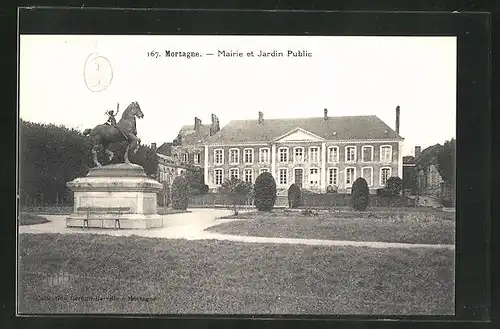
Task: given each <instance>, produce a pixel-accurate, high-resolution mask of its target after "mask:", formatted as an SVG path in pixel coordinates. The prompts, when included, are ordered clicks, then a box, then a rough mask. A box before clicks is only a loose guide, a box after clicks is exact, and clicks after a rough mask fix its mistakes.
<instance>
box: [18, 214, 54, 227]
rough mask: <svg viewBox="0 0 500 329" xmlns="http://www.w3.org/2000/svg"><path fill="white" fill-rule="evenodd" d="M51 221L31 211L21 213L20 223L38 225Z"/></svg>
mask: <svg viewBox="0 0 500 329" xmlns="http://www.w3.org/2000/svg"><path fill="white" fill-rule="evenodd" d="M48 222H50V221H49V220H48V219H47V218H45V217H42V216H38V215H34V214H31V213H26V212H21V213H19V225H36V224H43V223H48Z"/></svg>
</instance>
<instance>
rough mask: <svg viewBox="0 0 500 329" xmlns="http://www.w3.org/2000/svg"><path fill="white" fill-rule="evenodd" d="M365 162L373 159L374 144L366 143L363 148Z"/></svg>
mask: <svg viewBox="0 0 500 329" xmlns="http://www.w3.org/2000/svg"><path fill="white" fill-rule="evenodd" d="M361 153H362V159H363V162H372V161H373V146H370V145H365V146H363V147H362V148H361Z"/></svg>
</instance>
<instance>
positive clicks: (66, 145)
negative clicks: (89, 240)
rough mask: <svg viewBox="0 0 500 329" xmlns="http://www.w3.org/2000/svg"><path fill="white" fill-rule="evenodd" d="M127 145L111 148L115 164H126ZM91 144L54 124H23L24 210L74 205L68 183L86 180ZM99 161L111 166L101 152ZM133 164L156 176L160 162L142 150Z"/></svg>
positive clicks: (21, 172)
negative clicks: (33, 207)
mask: <svg viewBox="0 0 500 329" xmlns="http://www.w3.org/2000/svg"><path fill="white" fill-rule="evenodd" d="M125 147H126V144H125V143H121V144H116V145H112V146H111V147H110V149H111V150H112V151H113V152H115V159H113V161H112V163H117V162H121V161H123V152H124V150H125ZM91 149H92V144H91V142H90V140H89V138H88V137H85V136H83V135H82V133H81V132H79V131H78V130H75V129H69V128H66V127H64V126H56V125H53V124H39V123H33V122H29V121H23V120H20V127H19V197H20V202H21V206H33V205H44V204H46V205H56V204H71V203H72V202H73V196H72V193H71V192H70V191H69V190H68V189H67V188H66V182H68V181H71V180H73V179H75V178H77V177H83V176H85V175H86V174H87V173H88V171H89V168H91V167H94V165H93V162H92V153H91ZM99 161H101V163H103V164H107V163H109V161H107V159H106V155H105V154H104V153H102V152H101V154H100V156H99ZM130 161H131V162H133V163H137V164H140V165H142V166H143V167H144V170H145V172H146V174H148V175H154V174H155V173H156V167H157V164H158V160H157V158H156V154H155V152H153V151H152V150H151V149H150V148H148V147H146V146H141V148H140V149H139V151H138V152H137V154H132V153H131V154H130Z"/></svg>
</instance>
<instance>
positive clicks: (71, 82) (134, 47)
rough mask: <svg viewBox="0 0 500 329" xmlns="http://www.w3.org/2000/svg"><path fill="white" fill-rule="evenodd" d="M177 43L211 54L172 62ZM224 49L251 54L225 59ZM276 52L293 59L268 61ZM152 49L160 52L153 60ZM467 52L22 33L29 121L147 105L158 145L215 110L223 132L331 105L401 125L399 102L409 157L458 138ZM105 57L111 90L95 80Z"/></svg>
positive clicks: (91, 122)
mask: <svg viewBox="0 0 500 329" xmlns="http://www.w3.org/2000/svg"><path fill="white" fill-rule="evenodd" d="M167 50H170V51H171V52H174V51H184V52H199V53H200V54H201V55H202V57H191V58H189V59H188V58H186V57H175V58H174V57H166V56H165V52H166V51H167ZM222 50H225V51H226V52H240V53H242V54H243V56H242V57H235V56H232V57H228V56H220V57H219V56H218V52H219V51H222ZM273 50H276V51H277V52H282V53H283V55H284V56H283V57H270V56H267V57H257V54H259V53H260V51H263V52H272V51H273ZM288 50H291V51H293V52H294V53H298V52H299V51H301V52H306V53H309V54H311V56H310V57H307V56H303V57H294V56H291V57H288V56H287V54H288ZM153 51H155V52H158V54H160V55H161V57H157V58H156V57H151V56H148V53H151V52H153ZM250 51H253V52H254V55H255V56H254V57H250V56H247V54H248V53H249V52H250ZM456 51H457V50H456V38H455V37H332V36H221V35H219V36H152V35H142V36H99V35H85V36H84V35H21V38H20V61H19V86H20V89H19V116H20V117H21V118H22V119H23V120H28V121H32V122H39V123H53V124H56V125H64V126H67V127H71V128H76V129H78V130H80V131H83V130H84V129H86V128H93V127H94V126H96V125H98V124H101V123H104V122H105V121H106V119H107V117H106V115H105V114H104V113H105V111H107V110H110V109H116V104H117V103H120V109H121V111H120V113H119V115H118V117H120V116H121V113H122V111H123V110H124V109H125V108H126V106H127V105H129V104H130V102H133V101H137V102H138V103H139V105H140V107H141V109H142V112H143V113H144V118H143V119H138V120H137V131H138V136H139V137H140V138H141V140H142V143H143V144H150V143H152V142H155V143H157V145H158V146H159V145H161V144H162V143H163V142H171V141H172V140H173V139H174V138H175V137H176V136H177V134H178V132H179V129H180V128H181V126H182V125H186V124H194V117H195V116H196V117H198V118H200V119H201V120H202V123H210V118H211V113H215V114H216V115H217V116H218V117H219V120H220V125H221V128H222V127H223V126H224V125H226V124H227V123H228V122H229V121H231V120H240V119H257V118H258V112H259V111H261V112H263V113H264V118H268V119H271V118H297V117H299V118H300V117H321V116H323V109H325V108H326V109H328V113H329V116H344V115H377V116H378V117H379V118H380V119H382V120H383V121H384V122H385V123H386V124H388V125H389V126H390V127H391V128H393V129H395V108H396V106H398V105H399V106H400V108H401V119H400V135H401V136H402V137H403V138H405V141H404V144H403V151H404V155H410V154H413V150H414V147H415V146H416V145H420V146H422V148H425V147H427V146H430V145H434V144H436V143H441V144H442V143H444V141H445V140H449V139H450V138H452V137H455V132H456V92H457V91H456V78H457V76H456V71H457V62H456V57H457V56H456ZM207 53H212V54H214V55H213V56H209V55H206V54H207ZM89 56H90V57H89ZM97 57H99V60H95V61H94V62H92V60H94V59H95V58H97ZM103 57H104V58H106V59H107V62H108V63H109V66H106V65H105V63H106V61H105V60H104V59H103ZM89 58H90V60H89ZM97 64H99V67H100V71H99V72H101V73H100V74H101V75H100V77H101V83H104V84H105V85H104V86H107V87H106V88H105V89H103V90H101V91H96V89H95V87H94V82H92V77H93V76H95V75H93V74H95V73H96V71H95V70H96V68H97ZM106 68H107V69H106ZM110 73H111V74H110ZM111 77H112V78H111ZM93 81H97V80H93ZM109 81H110V83H109V84H107V82H109ZM101 89H102V88H101ZM117 119H118V118H117Z"/></svg>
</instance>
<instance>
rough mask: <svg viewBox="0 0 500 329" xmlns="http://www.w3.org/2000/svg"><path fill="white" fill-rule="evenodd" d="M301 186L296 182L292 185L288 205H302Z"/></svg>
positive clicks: (295, 206)
mask: <svg viewBox="0 0 500 329" xmlns="http://www.w3.org/2000/svg"><path fill="white" fill-rule="evenodd" d="M300 197H301V192H300V187H299V186H298V185H296V184H292V185H290V187H289V188H288V207H290V208H297V207H298V206H299V205H300Z"/></svg>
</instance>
